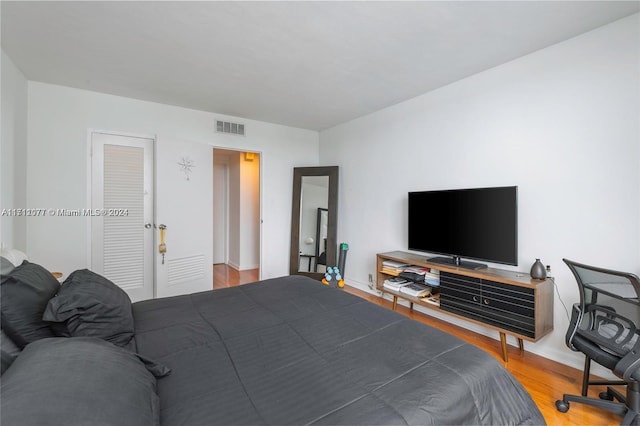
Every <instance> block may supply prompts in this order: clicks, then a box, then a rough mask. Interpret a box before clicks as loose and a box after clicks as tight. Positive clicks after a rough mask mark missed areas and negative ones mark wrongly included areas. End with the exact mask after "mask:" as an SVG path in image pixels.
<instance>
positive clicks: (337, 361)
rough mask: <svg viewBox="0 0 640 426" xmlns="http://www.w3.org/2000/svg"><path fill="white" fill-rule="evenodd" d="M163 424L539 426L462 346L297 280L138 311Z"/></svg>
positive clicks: (516, 394) (484, 359)
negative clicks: (162, 371)
mask: <svg viewBox="0 0 640 426" xmlns="http://www.w3.org/2000/svg"><path fill="white" fill-rule="evenodd" d="M133 312H134V318H135V327H136V329H135V339H136V346H137V350H138V352H139V353H140V354H142V355H144V356H146V357H149V358H152V359H154V360H155V361H158V362H161V363H163V364H165V365H167V366H168V367H170V368H171V370H172V372H171V374H170V375H168V376H166V377H163V378H159V379H158V384H157V385H158V394H159V396H160V407H161V412H160V422H161V424H163V425H214V424H220V425H222V424H224V425H230V424H251V425H254V424H278V425H283V424H332V425H336V424H350V425H353V424H367V425H371V424H384V425H395V424H415V425H430V424H491V425H496V424H514V425H517V424H543V423H544V418H543V417H542V415H541V413H540V411H539V410H538V408H537V407H536V405H535V404H534V402H533V401H532V399H531V397H530V396H529V394H528V393H527V392H526V390H525V389H524V388H523V387H522V386H521V385H520V383H518V382H517V381H516V379H515V378H514V377H513V376H512V375H511V374H510V373H509V372H508V371H506V370H505V369H504V368H503V367H502V366H501V365H500V364H499V363H498V362H497V360H496V359H495V358H494V357H492V356H491V355H489V354H487V353H485V352H484V351H482V350H480V349H478V348H476V347H475V346H472V345H470V344H468V343H465V342H464V341H462V340H460V339H458V338H456V337H455V336H452V335H450V334H448V333H445V332H442V331H440V330H438V329H436V328H433V327H429V326H427V325H424V324H421V323H419V322H417V321H414V320H411V319H408V318H406V317H404V316H402V315H400V314H398V313H396V312H393V311H390V310H388V309H385V308H383V307H380V306H378V305H376V304H373V303H370V302H368V301H366V300H363V299H361V298H359V297H356V296H353V295H351V294H348V293H346V292H344V291H343V290H340V289H337V288H331V287H328V286H325V285H323V284H321V283H320V282H317V281H314V280H312V279H309V278H306V277H302V276H290V277H282V278H276V279H270V280H265V281H260V282H257V283H252V284H246V285H243V286H239V287H233V288H228V289H221V290H215V291H208V292H202V293H196V294H192V295H185V296H177V297H171V298H165V299H155V300H148V301H143V302H138V303H135V304H134V305H133Z"/></svg>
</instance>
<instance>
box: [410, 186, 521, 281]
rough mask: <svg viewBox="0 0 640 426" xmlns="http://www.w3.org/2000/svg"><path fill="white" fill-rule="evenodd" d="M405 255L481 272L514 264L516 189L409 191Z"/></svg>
mask: <svg viewBox="0 0 640 426" xmlns="http://www.w3.org/2000/svg"><path fill="white" fill-rule="evenodd" d="M408 222H409V250H416V251H421V252H426V253H433V254H439V255H444V256H445V257H434V258H430V259H428V260H429V261H430V262H436V263H441V264H450V265H455V266H459V267H463V268H471V269H481V268H484V267H486V265H485V264H482V263H475V262H468V261H464V260H462V258H468V259H475V260H482V261H486V262H492V263H502V264H507V265H517V264H518V187H517V186H504V187H494V188H470V189H451V190H439V191H421V192H409V221H408Z"/></svg>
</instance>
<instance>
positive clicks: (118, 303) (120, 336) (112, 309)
mask: <svg viewBox="0 0 640 426" xmlns="http://www.w3.org/2000/svg"><path fill="white" fill-rule="evenodd" d="M42 318H43V319H44V320H45V321H50V322H52V328H53V330H54V332H55V334H56V335H57V336H61V337H81V336H84V337H98V338H101V339H104V340H106V341H108V342H111V343H113V344H115V345H118V346H122V347H127V348H129V349H131V350H134V349H135V348H134V341H133V334H134V325H133V313H132V311H131V299H129V296H128V295H127V293H125V292H124V290H122V289H121V288H120V287H118V286H117V285H115V284H114V283H112V282H111V281H109V280H108V279H106V278H105V277H103V276H101V275H98V274H96V273H95V272H92V271H90V270H88V269H81V270H78V271H75V272H73V273H72V274H71V275H69V277H68V278H67V279H66V280H65V281H64V283H62V286H61V287H60V290H59V291H58V294H56V296H55V297H54V298H52V299H51V300H49V303H48V304H47V307H46V309H45V311H44V316H43V317H42Z"/></svg>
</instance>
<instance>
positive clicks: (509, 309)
mask: <svg viewBox="0 0 640 426" xmlns="http://www.w3.org/2000/svg"><path fill="white" fill-rule="evenodd" d="M445 259H446V260H448V261H449V262H448V263H446V264H445V263H435V262H433V260H431V259H429V260H425V258H424V255H418V254H413V253H406V252H402V251H392V252H388V253H378V255H377V256H376V267H377V270H378V273H377V276H376V289H377V290H378V291H380V292H382V293H387V294H390V295H392V296H393V305H392V309H394V310H395V309H396V307H397V305H398V298H400V299H404V300H406V301H408V302H409V309H413V305H414V304H415V305H419V306H421V307H424V308H426V309H428V310H436V311H439V312H441V313H443V314H446V315H450V316H452V317H456V318H460V319H463V320H465V321H469V322H472V323H475V324H479V325H481V326H483V327H486V328H489V329H493V330H496V331H497V332H498V333H500V346H501V348H502V358H503V359H504V360H505V361H507V360H508V355H507V334H509V335H511V336H514V337H515V338H517V339H518V347H519V349H520V350H521V351H523V350H524V342H523V340H528V341H530V342H537V341H538V340H539V339H541V338H542V337H544V336H546V335H547V334H549V333H551V331H552V330H553V281H552V280H550V279H546V280H536V279H533V278H532V277H531V275H529V274H528V273H526V272H516V271H506V270H503V269H495V268H485V269H481V270H473V269H467V268H464V267H460V266H457V265H455V264H453V262H452V260H451V259H448V258H445ZM386 260H391V261H394V262H398V263H400V264H404V265H412V266H417V267H422V268H429V269H430V270H431V272H434V271H439V275H440V286H439V287H438V289H439V290H440V302H439V304H436V303H433V301H432V300H429V299H430V298H424V299H420V298H417V297H413V296H411V295H409V294H407V293H402V292H400V291H396V290H392V289H388V288H386V287H384V282H385V281H386V280H389V279H391V278H393V277H395V276H397V275H398V274H399V272H398V271H396V270H388V269H386V268H385V267H384V262H385V261H386Z"/></svg>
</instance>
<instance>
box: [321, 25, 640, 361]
mask: <svg viewBox="0 0 640 426" xmlns="http://www.w3.org/2000/svg"><path fill="white" fill-rule="evenodd" d="M639 63H640V15H638V14H636V15H634V16H631V17H628V18H625V19H623V20H620V21H618V22H615V23H612V24H610V25H607V26H605V27H601V28H599V29H596V30H595V31H592V32H589V33H586V34H584V35H581V36H579V37H576V38H574V39H571V40H568V41H566V42H563V43H560V44H557V45H554V46H552V47H549V48H546V49H544V50H541V51H538V52H536V53H533V54H531V55H528V56H525V57H523V58H520V59H517V60H514V61H512V62H509V63H507V64H504V65H501V66H498V67H495V68H493V69H490V70H488V71H486V72H483V73H480V74H477V75H474V76H472V77H470V78H466V79H464V80H461V81H458V82H456V83H453V84H451V85H449V86H446V87H443V88H441V89H439V90H435V91H433V92H430V93H427V94H425V95H422V96H419V97H417V98H414V99H412V100H409V101H406V102H403V103H401V104H398V105H395V106H393V107H390V108H386V109H384V110H381V111H378V112H376V113H373V114H371V115H368V116H365V117H361V118H359V119H356V120H353V121H351V122H348V123H346V124H343V125H340V126H337V127H335V128H332V129H329V130H326V131H323V132H321V134H320V164H323V165H325V164H326V165H328V164H338V165H340V166H341V169H340V200H339V223H338V238H339V241H340V242H342V241H344V242H347V243H349V248H350V250H349V254H348V259H347V265H346V271H347V274H346V278H347V282H348V283H350V284H353V285H356V286H359V287H361V288H364V289H366V288H367V284H366V283H367V278H368V274H373V275H374V277H375V254H376V253H378V252H385V251H391V250H406V248H407V229H406V228H407V218H406V216H407V192H408V191H413V190H430V189H444V188H465V187H483V186H503V185H518V186H519V193H518V196H519V200H518V201H519V266H518V267H517V268H512V269H516V270H520V271H527V272H528V271H529V269H530V267H531V264H532V263H533V262H534V260H535V258H541V259H542V261H543V262H544V263H545V264H549V265H551V267H552V273H553V275H554V276H556V282H557V286H558V291H559V293H560V295H561V296H562V299H563V300H564V302H565V304H566V305H567V307H570V305H571V304H572V303H574V302H576V301H577V300H578V293H577V286H576V284H575V281H574V279H573V277H572V276H571V274H570V272H569V270H568V268H567V267H566V266H565V265H564V264H563V263H562V258H563V257H566V258H569V259H574V260H577V261H581V262H584V263H590V264H597V265H601V266H603V267H610V268H616V269H622V270H626V271H631V272H635V273H637V274H640V129H639V127H640V121H639V119H640V73H639ZM494 266H497V267H500V266H499V265H494ZM554 309H555V315H554V326H555V329H554V331H553V334H552V335H550V336H547V337H545V338H544V339H542V340H541V341H539V342H537V343H535V344H531V343H529V342H525V347H526V350H528V351H532V352H537V353H540V354H542V355H544V356H547V357H550V358H552V359H556V360H558V361H561V362H565V363H569V364H571V365H574V366H576V367H578V368H581V367H582V363H583V358H582V357H581V356H579V355H577V354H575V353H572V352H570V351H569V350H568V349H567V348H566V346H565V343H564V334H565V331H566V329H567V327H568V320H567V317H566V314H565V310H564V308H563V306H562V304H561V303H560V302H559V300H558V298H557V297H556V301H555V307H554ZM443 318H448V317H443ZM467 325H468V324H467ZM470 327H471V328H474V329H478V330H479V331H481V332H485V333H487V334H488V335H490V336H493V337H496V338H497V332H494V331H490V330H486V329H481V328H479V327H475V326H470ZM510 342H511V343H514V340H510Z"/></svg>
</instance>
